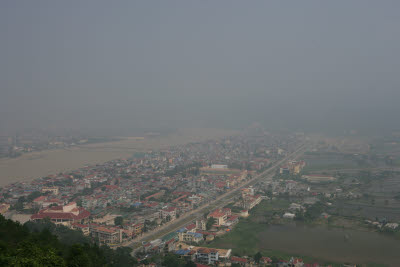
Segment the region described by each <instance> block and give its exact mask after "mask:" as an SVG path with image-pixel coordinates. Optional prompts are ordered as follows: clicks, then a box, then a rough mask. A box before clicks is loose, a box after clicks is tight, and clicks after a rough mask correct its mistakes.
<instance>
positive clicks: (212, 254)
mask: <svg viewBox="0 0 400 267" xmlns="http://www.w3.org/2000/svg"><path fill="white" fill-rule="evenodd" d="M196 260H197V261H198V262H200V263H205V264H214V263H215V262H217V261H219V252H218V250H216V249H212V248H200V249H198V250H197V253H196Z"/></svg>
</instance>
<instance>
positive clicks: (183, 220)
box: [120, 142, 310, 248]
mask: <svg viewBox="0 0 400 267" xmlns="http://www.w3.org/2000/svg"><path fill="white" fill-rule="evenodd" d="M309 147H310V143H307V142H306V143H302V144H301V145H300V146H299V147H298V148H297V149H296V150H295V151H294V152H292V153H290V154H289V155H287V156H286V157H285V158H283V159H281V160H279V161H277V162H276V163H274V164H273V165H272V166H271V167H269V168H268V169H267V170H265V171H264V172H262V173H260V174H258V175H256V176H254V177H253V178H251V179H250V180H247V181H245V182H243V183H242V184H241V185H239V186H238V187H236V188H234V189H232V190H230V191H228V192H226V193H224V194H222V195H220V196H218V197H217V198H216V199H215V200H213V201H211V202H209V203H206V204H204V205H203V206H201V207H199V208H197V209H195V210H192V211H190V212H188V213H186V214H184V215H181V217H179V218H178V219H176V220H174V221H172V222H169V223H167V224H164V225H162V226H161V227H159V228H157V229H156V230H155V231H151V232H148V233H145V234H144V235H142V236H140V237H137V238H135V239H133V240H131V241H129V242H126V243H123V244H121V245H120V246H129V247H132V248H138V247H140V246H141V242H142V241H151V240H154V239H157V238H161V237H163V236H165V235H166V234H168V233H171V232H174V231H176V230H178V229H180V228H182V227H183V226H185V225H187V224H188V223H190V222H192V221H194V220H196V219H198V218H201V217H203V215H204V214H205V213H208V212H210V211H211V210H213V209H216V208H219V207H223V206H225V205H226V204H228V203H229V202H230V201H232V199H233V198H234V197H235V196H237V194H236V193H237V192H239V191H240V190H241V189H243V188H245V187H247V186H250V185H252V184H254V183H256V182H258V181H259V180H261V179H266V178H270V179H272V175H273V173H274V171H275V170H276V169H277V168H278V167H279V166H280V165H281V164H282V163H284V162H286V161H288V160H295V159H297V158H298V157H299V156H301V155H302V154H303V153H304V152H305V151H306V150H307V149H308V148H309Z"/></svg>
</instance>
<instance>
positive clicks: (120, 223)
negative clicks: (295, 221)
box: [114, 216, 124, 226]
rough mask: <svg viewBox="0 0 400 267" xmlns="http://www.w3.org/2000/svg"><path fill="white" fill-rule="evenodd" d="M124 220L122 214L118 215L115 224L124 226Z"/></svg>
mask: <svg viewBox="0 0 400 267" xmlns="http://www.w3.org/2000/svg"><path fill="white" fill-rule="evenodd" d="M123 222H124V218H122V216H118V217H115V218H114V224H115V225H120V226H122V224H123Z"/></svg>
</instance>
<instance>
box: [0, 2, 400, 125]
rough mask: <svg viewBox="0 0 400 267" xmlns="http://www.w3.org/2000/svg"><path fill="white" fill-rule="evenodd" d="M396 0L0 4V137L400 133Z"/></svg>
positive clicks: (399, 28)
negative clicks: (50, 131) (30, 130)
mask: <svg viewBox="0 0 400 267" xmlns="http://www.w3.org/2000/svg"><path fill="white" fill-rule="evenodd" d="M399 11H400V2H399V1H366V0H362V1H361V0H360V1H347V0H343V1H337V0H336V1H232V0H229V1H211V0H210V1H188V0H185V1H131V0H129V1H99V0H96V1H82V0H79V1H71V0H69V1H39V0H35V1H32V0H29V1H11V0H10V1H0V93H1V95H0V114H1V116H0V131H7V130H11V129H12V130H14V129H20V128H27V127H42V128H54V127H64V128H74V129H78V128H85V129H107V128H108V129H111V128H112V129H135V128H143V127H150V128H158V127H160V128H162V127H167V126H171V127H187V126H208V127H216V126H222V127H243V126H246V125H249V124H251V123H252V122H254V121H259V122H261V123H263V124H265V125H268V126H271V127H272V126H280V127H291V128H308V127H311V128H315V129H318V128H327V127H342V128H346V127H347V128H348V127H364V126H366V125H370V126H371V127H398V114H400V106H399V101H400V52H399V49H400V15H399Z"/></svg>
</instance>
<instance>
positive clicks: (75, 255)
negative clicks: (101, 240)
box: [67, 244, 90, 267]
mask: <svg viewBox="0 0 400 267" xmlns="http://www.w3.org/2000/svg"><path fill="white" fill-rule="evenodd" d="M67 265H68V267H86V266H90V259H89V256H88V255H87V254H86V253H85V251H84V250H83V247H82V246H81V245H79V244H76V245H73V246H71V247H70V249H69V251H68V256H67Z"/></svg>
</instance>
